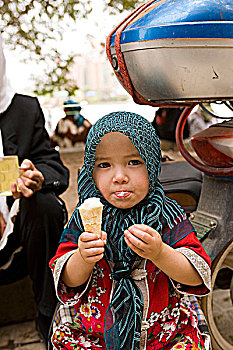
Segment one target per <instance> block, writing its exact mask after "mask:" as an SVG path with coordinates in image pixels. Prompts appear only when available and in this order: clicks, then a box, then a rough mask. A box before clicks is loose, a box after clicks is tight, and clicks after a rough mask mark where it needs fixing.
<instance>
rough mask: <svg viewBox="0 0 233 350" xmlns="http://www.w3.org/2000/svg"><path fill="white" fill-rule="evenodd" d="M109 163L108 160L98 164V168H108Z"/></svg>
mask: <svg viewBox="0 0 233 350" xmlns="http://www.w3.org/2000/svg"><path fill="white" fill-rule="evenodd" d="M110 166H111V165H110V164H109V163H108V162H105V163H100V164H98V167H99V168H109V167H110Z"/></svg>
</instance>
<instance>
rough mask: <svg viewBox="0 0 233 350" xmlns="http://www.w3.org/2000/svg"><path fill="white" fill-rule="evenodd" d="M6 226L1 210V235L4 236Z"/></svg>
mask: <svg viewBox="0 0 233 350" xmlns="http://www.w3.org/2000/svg"><path fill="white" fill-rule="evenodd" d="M5 228H6V221H5V219H4V217H3V215H2V212H1V211H0V237H1V238H2V236H3V233H4V231H5Z"/></svg>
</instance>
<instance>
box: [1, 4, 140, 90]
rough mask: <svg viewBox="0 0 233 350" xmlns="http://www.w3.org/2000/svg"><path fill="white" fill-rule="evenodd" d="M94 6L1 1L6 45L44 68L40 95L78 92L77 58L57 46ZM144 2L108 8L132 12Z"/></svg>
mask: <svg viewBox="0 0 233 350" xmlns="http://www.w3.org/2000/svg"><path fill="white" fill-rule="evenodd" d="M95 1H99V0H95ZM91 3H92V1H90V0H14V1H12V0H4V1H3V0H0V29H1V31H2V36H3V39H4V42H5V44H6V45H7V47H8V48H9V49H12V50H14V49H15V48H16V47H20V48H22V49H23V50H26V51H27V52H28V56H29V59H32V60H34V61H37V62H38V64H40V65H41V64H42V65H43V66H44V71H45V72H46V78H45V77H43V78H41V79H37V82H36V91H35V92H36V93H37V94H47V93H52V92H53V91H56V90H64V89H66V90H67V91H69V93H70V94H73V93H74V92H75V91H76V90H77V89H78V87H77V86H76V84H75V82H74V81H73V80H72V79H71V78H68V76H69V69H70V67H71V65H72V63H73V61H74V56H73V55H68V54H65V53H61V52H59V51H58V49H57V48H56V47H57V43H58V42H59V41H60V40H61V38H62V34H63V33H64V31H65V30H66V29H68V28H69V26H70V25H74V24H75V23H77V21H78V20H79V19H81V18H88V15H89V14H90V12H91V11H92V7H91ZM140 3H141V1H140V0H139V1H136V0H105V8H106V9H107V8H108V9H111V12H112V13H115V14H116V13H119V12H122V11H124V10H132V9H133V8H134V7H135V5H139V4H140ZM48 47H49V49H48Z"/></svg>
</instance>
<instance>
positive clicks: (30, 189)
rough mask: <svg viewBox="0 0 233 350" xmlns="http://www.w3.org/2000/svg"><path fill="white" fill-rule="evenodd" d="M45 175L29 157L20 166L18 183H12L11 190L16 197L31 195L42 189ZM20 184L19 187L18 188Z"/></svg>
mask: <svg viewBox="0 0 233 350" xmlns="http://www.w3.org/2000/svg"><path fill="white" fill-rule="evenodd" d="M43 182H44V176H43V175H42V173H41V172H40V171H39V170H38V169H36V167H35V166H34V164H33V163H32V162H31V161H30V160H29V159H24V161H23V162H22V164H21V167H20V174H19V178H18V180H17V184H16V183H13V184H12V185H11V192H12V195H13V197H14V199H17V198H20V197H23V196H24V197H27V198H28V197H31V196H32V195H33V194H34V193H35V192H37V191H39V190H41V188H42V184H43ZM17 185H18V188H17Z"/></svg>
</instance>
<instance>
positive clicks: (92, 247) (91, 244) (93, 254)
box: [78, 231, 107, 264]
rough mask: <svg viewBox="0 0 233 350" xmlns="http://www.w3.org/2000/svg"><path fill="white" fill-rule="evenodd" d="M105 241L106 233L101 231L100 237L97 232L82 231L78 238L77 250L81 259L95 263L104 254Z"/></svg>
mask: <svg viewBox="0 0 233 350" xmlns="http://www.w3.org/2000/svg"><path fill="white" fill-rule="evenodd" d="M106 241H107V234H106V232H104V231H101V239H100V238H99V237H98V235H97V234H94V233H91V232H83V233H82V234H81V235H80V237H79V240H78V250H79V252H80V255H81V257H82V258H83V260H84V261H85V262H86V263H88V264H95V263H96V262H97V261H99V260H101V259H102V258H103V256H104V246H105V244H106Z"/></svg>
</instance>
